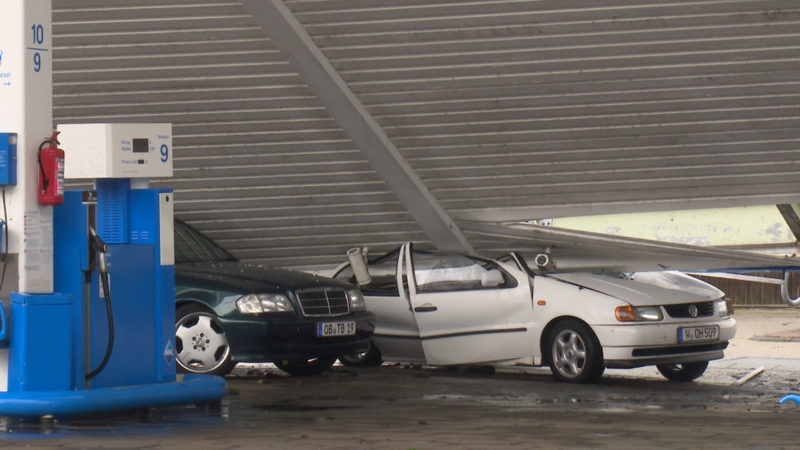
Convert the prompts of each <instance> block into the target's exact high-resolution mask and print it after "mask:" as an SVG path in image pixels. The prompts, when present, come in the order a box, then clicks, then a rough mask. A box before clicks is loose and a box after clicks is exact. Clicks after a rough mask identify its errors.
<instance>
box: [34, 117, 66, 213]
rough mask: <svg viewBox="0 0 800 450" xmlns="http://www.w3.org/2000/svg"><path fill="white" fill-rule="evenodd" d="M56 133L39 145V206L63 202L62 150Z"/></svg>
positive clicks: (55, 204) (56, 204)
mask: <svg viewBox="0 0 800 450" xmlns="http://www.w3.org/2000/svg"><path fill="white" fill-rule="evenodd" d="M58 133H59V132H58V131H56V132H54V133H53V135H52V136H50V138H49V139H47V140H46V141H44V142H42V144H41V145H39V204H41V205H53V206H58V205H60V204H61V203H63V202H64V150H61V149H60V148H58V144H59V142H58Z"/></svg>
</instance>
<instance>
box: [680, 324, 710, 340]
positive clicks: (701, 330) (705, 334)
mask: <svg viewBox="0 0 800 450" xmlns="http://www.w3.org/2000/svg"><path fill="white" fill-rule="evenodd" d="M718 340H719V326H718V325H713V326H709V327H681V328H678V342H702V341H718Z"/></svg>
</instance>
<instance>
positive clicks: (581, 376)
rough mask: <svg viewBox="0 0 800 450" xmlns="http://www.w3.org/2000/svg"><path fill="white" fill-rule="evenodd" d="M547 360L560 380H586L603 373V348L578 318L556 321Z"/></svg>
mask: <svg viewBox="0 0 800 450" xmlns="http://www.w3.org/2000/svg"><path fill="white" fill-rule="evenodd" d="M548 349H549V352H550V353H549V355H548V361H549V364H550V370H551V372H553V375H554V376H555V377H556V378H558V379H559V380H561V381H567V382H586V381H591V380H594V379H597V378H599V377H600V375H602V374H603V371H604V370H605V366H604V365H603V351H602V348H601V347H600V343H599V342H598V340H597V337H595V335H594V333H593V332H592V330H591V329H590V328H589V327H588V326H587V325H585V324H584V323H582V322H579V321H577V320H564V321H562V322H559V323H558V324H556V326H555V327H554V328H553V330H552V331H551V333H550V339H549V340H548Z"/></svg>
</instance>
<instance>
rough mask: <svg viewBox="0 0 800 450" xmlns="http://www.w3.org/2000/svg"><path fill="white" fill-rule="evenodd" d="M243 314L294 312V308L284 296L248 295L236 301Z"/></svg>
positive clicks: (237, 307)
mask: <svg viewBox="0 0 800 450" xmlns="http://www.w3.org/2000/svg"><path fill="white" fill-rule="evenodd" d="M236 309H238V310H239V312H240V313H242V314H260V313H281V312H293V311H294V306H292V302H291V301H289V298H288V297H287V296H285V295H283V294H248V295H245V296H244V297H242V298H240V299H239V300H236Z"/></svg>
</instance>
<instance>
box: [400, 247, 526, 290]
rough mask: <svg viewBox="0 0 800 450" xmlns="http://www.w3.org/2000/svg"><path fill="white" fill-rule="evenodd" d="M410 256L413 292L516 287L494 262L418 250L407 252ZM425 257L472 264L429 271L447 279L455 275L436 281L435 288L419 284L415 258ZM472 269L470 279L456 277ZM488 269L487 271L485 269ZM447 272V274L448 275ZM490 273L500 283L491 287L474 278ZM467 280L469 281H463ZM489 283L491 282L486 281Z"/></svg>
mask: <svg viewBox="0 0 800 450" xmlns="http://www.w3.org/2000/svg"><path fill="white" fill-rule="evenodd" d="M409 253H410V255H411V258H410V261H411V267H410V271H411V272H412V273H413V275H414V288H415V291H416V292H418V293H437V292H458V291H479V290H490V289H511V288H514V287H516V286H517V281H516V279H515V278H514V277H513V276H511V275H510V274H509V273H507V272H506V271H505V270H504V269H503V268H502V267H501V266H500V265H499V264H497V263H496V262H495V261H492V260H489V259H485V258H479V257H474V256H465V255H460V254H447V253H431V252H425V251H420V250H414V249H413V248H411V251H410V252H409ZM421 255H425V256H431V257H434V258H438V259H440V261H441V262H444V263H447V259H448V258H450V260H451V261H455V260H461V261H462V262H463V261H465V260H469V261H470V262H472V264H469V265H464V264H460V265H456V264H454V265H446V264H445V265H444V266H442V267H434V268H431V269H429V270H440V272H439V275H441V276H443V277H445V278H447V276H448V275H455V276H452V277H451V278H452V279H450V280H447V279H444V280H442V281H437V282H436V284H437V285H436V286H432V284H433V283H420V280H419V278H420V277H419V275H418V272H417V271H418V268H417V267H418V266H417V261H418V259H417V257H418V256H421ZM465 267H468V268H472V267H474V269H471V270H472V271H473V274H472V275H473V276H472V277H464V278H461V279H459V277H458V276H457V274H458V272H459V269H460V268H465ZM487 267H488V269H487ZM469 271H470V269H466V270H465V271H464V273H467V274H468V273H469ZM448 272H449V273H448ZM491 272H495V273H497V274H499V275H500V276H502V282H500V283H497V284H492V285H484V280H483V278H482V277H481V276H474V275H488V274H489V273H491ZM465 280H469V281H465ZM488 281H490V282H491V280H488Z"/></svg>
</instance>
